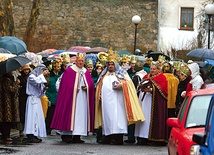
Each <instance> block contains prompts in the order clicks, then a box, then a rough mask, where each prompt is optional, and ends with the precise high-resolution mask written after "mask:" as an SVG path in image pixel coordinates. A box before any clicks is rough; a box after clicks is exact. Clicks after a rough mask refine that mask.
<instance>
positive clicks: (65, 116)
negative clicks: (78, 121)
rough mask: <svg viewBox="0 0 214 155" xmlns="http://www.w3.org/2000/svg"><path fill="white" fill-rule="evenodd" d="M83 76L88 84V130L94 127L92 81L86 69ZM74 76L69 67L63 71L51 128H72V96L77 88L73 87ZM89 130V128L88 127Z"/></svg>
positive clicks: (69, 129)
mask: <svg viewBox="0 0 214 155" xmlns="http://www.w3.org/2000/svg"><path fill="white" fill-rule="evenodd" d="M84 76H85V77H86V83H87V85H88V88H87V101H88V102H89V104H87V105H89V107H88V108H89V109H88V111H89V113H90V114H89V115H88V116H90V120H88V123H90V131H93V129H94V103H95V102H94V82H93V80H92V78H91V75H90V73H89V72H88V71H86V72H85V74H84ZM75 78H76V72H75V71H74V70H73V69H72V68H71V67H68V68H67V69H66V70H65V72H64V73H63V76H62V80H61V83H60V87H59V91H58V96H57V101H56V107H55V111H54V115H53V119H52V123H51V126H50V127H51V128H53V129H57V130H66V131H72V130H73V129H72V128H71V126H73V125H74V122H73V121H71V120H74V119H72V117H75V115H74V114H72V107H73V104H78V103H73V98H74V97H75V98H76V96H74V94H77V93H78V92H74V91H77V88H76V89H74V85H75V80H76V79H75ZM75 101H76V99H75ZM88 130H89V129H88Z"/></svg>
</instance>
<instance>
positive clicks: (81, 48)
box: [68, 46, 88, 53]
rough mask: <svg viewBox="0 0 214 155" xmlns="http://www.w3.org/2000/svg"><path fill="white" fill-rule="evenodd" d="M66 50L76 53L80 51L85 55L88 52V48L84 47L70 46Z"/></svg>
mask: <svg viewBox="0 0 214 155" xmlns="http://www.w3.org/2000/svg"><path fill="white" fill-rule="evenodd" d="M68 50H78V51H82V52H83V53H86V52H87V51H88V47H85V46H72V47H70V48H69V49H68Z"/></svg>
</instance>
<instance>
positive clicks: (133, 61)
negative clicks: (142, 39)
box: [127, 55, 138, 79]
mask: <svg viewBox="0 0 214 155" xmlns="http://www.w3.org/2000/svg"><path fill="white" fill-rule="evenodd" d="M137 60H138V58H137V56H136V55H132V56H131V58H130V63H129V66H130V68H129V69H128V70H127V72H128V74H129V76H130V78H131V79H132V76H133V75H134V74H135V73H136V71H135V68H134V67H135V64H136V63H137Z"/></svg>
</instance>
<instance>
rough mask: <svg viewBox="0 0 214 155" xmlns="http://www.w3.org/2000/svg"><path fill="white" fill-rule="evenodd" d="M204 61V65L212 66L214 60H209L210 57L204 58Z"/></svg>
mask: <svg viewBox="0 0 214 155" xmlns="http://www.w3.org/2000/svg"><path fill="white" fill-rule="evenodd" d="M205 63H206V65H211V66H214V60H211V59H205Z"/></svg>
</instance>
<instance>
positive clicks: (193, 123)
mask: <svg viewBox="0 0 214 155" xmlns="http://www.w3.org/2000/svg"><path fill="white" fill-rule="evenodd" d="M212 94H214V88H210V89H201V90H197V91H191V92H190V93H188V94H187V96H186V98H185V99H184V102H183V104H182V107H181V109H180V111H179V114H178V117H177V118H168V119H167V125H168V126H169V127H172V130H171V133H170V136H169V142H168V154H169V155H194V154H196V149H197V148H198V147H196V146H197V144H196V143H195V142H193V141H192V136H193V133H195V132H197V133H204V130H205V124H206V116H207V110H208V107H209V104H210V100H211V97H212Z"/></svg>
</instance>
